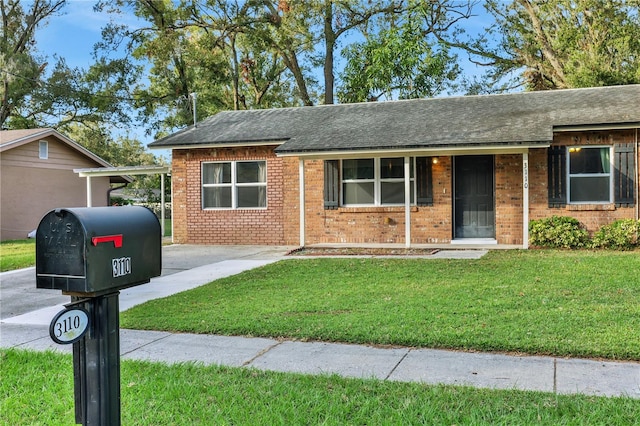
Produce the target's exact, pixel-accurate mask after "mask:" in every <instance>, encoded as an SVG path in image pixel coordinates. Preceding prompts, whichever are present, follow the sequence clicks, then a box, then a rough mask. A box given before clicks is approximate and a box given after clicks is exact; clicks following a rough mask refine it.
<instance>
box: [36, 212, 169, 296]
mask: <svg viewBox="0 0 640 426" xmlns="http://www.w3.org/2000/svg"><path fill="white" fill-rule="evenodd" d="M161 254H162V238H161V231H160V223H159V222H158V218H157V217H156V215H155V214H153V212H152V211H151V210H149V209H147V208H146V207H139V206H123V207H87V208H60V209H55V210H52V211H50V212H49V213H47V214H46V215H45V216H44V217H43V218H42V220H41V221H40V224H39V225H38V230H37V232H36V287H37V288H45V289H57V290H62V291H63V292H64V293H69V294H76V293H81V294H86V295H96V294H98V293H105V292H109V291H117V290H120V289H123V288H127V287H131V286H134V285H138V284H143V283H147V282H149V280H150V279H151V278H153V277H157V276H159V275H160V272H161V269H162V260H161Z"/></svg>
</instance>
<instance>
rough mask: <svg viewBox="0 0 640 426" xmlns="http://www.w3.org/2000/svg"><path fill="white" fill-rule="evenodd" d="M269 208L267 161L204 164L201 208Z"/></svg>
mask: <svg viewBox="0 0 640 426" xmlns="http://www.w3.org/2000/svg"><path fill="white" fill-rule="evenodd" d="M265 207H267V163H266V161H228V162H216V163H203V164H202V208H203V209H244V208H265Z"/></svg>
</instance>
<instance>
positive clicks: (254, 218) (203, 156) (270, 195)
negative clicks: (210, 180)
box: [172, 146, 285, 245]
mask: <svg viewBox="0 0 640 426" xmlns="http://www.w3.org/2000/svg"><path fill="white" fill-rule="evenodd" d="M274 148H275V146H264V147H242V148H216V149H209V148H207V149H191V150H174V151H173V160H172V177H173V203H174V210H173V217H174V241H175V242H176V243H188V244H264V245H282V244H284V243H285V238H284V226H283V209H284V196H283V181H284V177H283V160H282V159H281V158H277V157H276V156H275V154H274V152H273V150H274ZM233 160H266V162H267V208H266V209H229V210H214V209H206V210H203V209H202V186H201V169H202V167H201V165H202V163H203V162H208V161H233Z"/></svg>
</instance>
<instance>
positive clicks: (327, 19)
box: [324, 1, 336, 105]
mask: <svg viewBox="0 0 640 426" xmlns="http://www.w3.org/2000/svg"><path fill="white" fill-rule="evenodd" d="M324 39H325V52H324V53H325V54H324V103H325V104H326V105H331V104H333V85H334V75H333V51H334V49H335V46H336V34H335V32H334V31H333V3H332V2H331V1H327V2H326V4H325V6H324Z"/></svg>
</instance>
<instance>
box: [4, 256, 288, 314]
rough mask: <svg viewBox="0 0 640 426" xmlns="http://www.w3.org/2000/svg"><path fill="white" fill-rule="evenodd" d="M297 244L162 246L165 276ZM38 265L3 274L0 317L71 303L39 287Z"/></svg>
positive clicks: (249, 258) (257, 257) (260, 257)
mask: <svg viewBox="0 0 640 426" xmlns="http://www.w3.org/2000/svg"><path fill="white" fill-rule="evenodd" d="M293 248H294V247H274V246H198V245H182V244H174V245H168V246H163V248H162V276H166V275H172V274H175V273H178V272H182V271H186V270H191V269H194V268H198V267H200V266H204V265H210V264H215V263H220V262H224V261H227V260H269V259H277V258H280V257H282V256H283V255H284V254H286V253H287V252H288V251H289V250H291V249H293ZM35 274H36V271H35V268H27V269H21V270H18V271H9V272H3V273H0V320H4V319H7V318H11V317H15V316H17V315H22V314H25V313H28V312H32V311H36V310H39V309H42V308H47V307H50V306H55V305H60V304H64V303H69V301H70V298H69V296H63V295H62V293H61V292H60V290H46V289H37V288H36V276H35Z"/></svg>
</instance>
